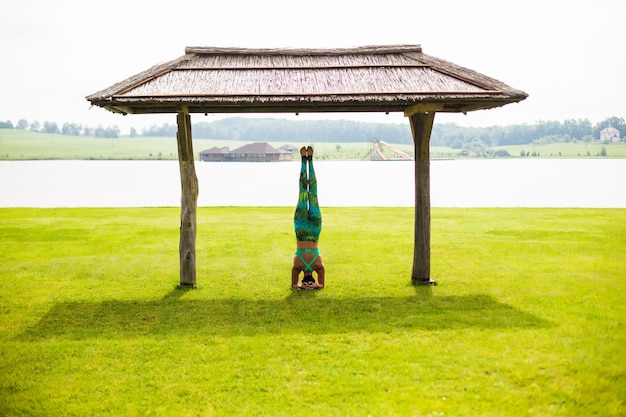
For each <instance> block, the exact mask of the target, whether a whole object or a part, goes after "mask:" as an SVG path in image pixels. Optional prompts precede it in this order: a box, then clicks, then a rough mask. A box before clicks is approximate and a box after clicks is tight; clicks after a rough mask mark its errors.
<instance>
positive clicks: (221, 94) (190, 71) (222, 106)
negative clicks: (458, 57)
mask: <svg viewBox="0 0 626 417" xmlns="http://www.w3.org/2000/svg"><path fill="white" fill-rule="evenodd" d="M526 97H527V94H526V93H524V92H523V91H520V90H517V89H514V88H512V87H510V86H508V85H506V84H504V83H502V82H500V81H498V80H496V79H493V78H490V77H487V76H485V75H483V74H480V73H478V72H476V71H472V70H470V69H467V68H464V67H461V66H458V65H456V64H453V63H451V62H448V61H444V60H441V59H438V58H435V57H431V56H428V55H426V54H424V53H423V52H422V48H421V46H419V45H391V46H367V47H359V48H342V49H245V48H216V47H187V48H186V49H185V55H183V56H181V57H179V58H177V59H174V60H172V61H169V62H166V63H163V64H160V65H156V66H154V67H152V68H150V69H148V70H146V71H144V72H142V73H139V74H137V75H135V76H132V77H130V78H128V79H126V80H124V81H121V82H119V83H117V84H115V85H113V86H111V87H109V88H106V89H104V90H102V91H99V92H97V93H94V94H92V95H90V96H88V97H86V98H87V100H88V101H90V102H91V103H92V104H93V105H96V106H100V107H104V108H106V109H108V110H110V111H113V112H119V113H124V114H126V113H139V114H141V113H175V112H178V111H181V110H182V109H185V110H186V111H188V112H189V113H281V112H371V111H384V112H396V111H406V110H407V108H409V107H411V106H415V105H423V106H425V107H424V108H430V109H434V110H437V111H444V112H466V111H472V110H479V109H488V108H493V107H499V106H503V105H505V104H508V103H513V102H518V101H521V100H524V99H525V98H526Z"/></svg>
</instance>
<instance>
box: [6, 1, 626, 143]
mask: <svg viewBox="0 0 626 417" xmlns="http://www.w3.org/2000/svg"><path fill="white" fill-rule="evenodd" d="M0 10H2V15H3V18H2V24H1V25H0V120H1V121H5V120H11V121H12V122H13V123H14V124H15V123H17V121H18V120H19V119H21V118H24V119H26V120H28V121H29V122H32V121H33V120H38V121H39V122H41V123H43V121H46V120H47V121H54V122H57V123H58V124H59V127H61V125H62V124H63V123H65V122H76V123H83V124H87V125H90V126H93V127H95V126H97V125H99V124H101V125H103V126H113V125H118V126H120V128H121V129H122V133H124V134H125V133H127V130H128V128H129V127H130V126H134V127H136V128H137V129H139V130H140V129H141V128H142V127H144V126H149V125H152V124H159V125H160V124H162V123H170V124H174V123H176V119H175V116H174V115H159V116H145V115H128V116H121V115H118V114H112V113H109V112H108V111H106V110H104V109H101V108H99V107H94V108H92V109H90V104H89V103H88V102H87V101H86V100H85V96H87V95H89V94H92V93H94V92H96V91H99V90H101V89H103V88H106V87H109V86H110V85H112V84H114V83H116V82H118V81H121V80H123V79H125V78H127V77H129V76H131V75H134V74H136V73H138V72H140V71H143V70H145V69H147V68H149V67H151V66H153V65H155V64H158V63H161V62H163V61H168V60H171V59H175V58H178V57H179V56H181V55H183V54H184V49H185V47H186V46H224V47H229V46H233V47H252V48H256V47H258V48H265V47H268V48H270V47H319V48H325V47H328V48H335V47H354V46H366V45H389V44H421V45H422V48H423V51H424V53H426V54H428V55H433V56H436V57H438V58H442V59H445V60H448V61H451V62H454V63H456V64H459V65H462V66H465V67H468V68H471V69H473V70H476V71H479V72H482V73H483V74H485V75H488V76H490V77H493V78H496V79H499V80H501V81H503V82H505V83H507V84H509V85H511V86H512V87H514V88H517V89H520V90H523V91H525V92H527V93H528V94H529V95H530V97H529V98H527V99H526V100H525V101H523V102H521V103H519V104H510V105H507V106H504V107H502V108H499V109H494V110H483V111H476V112H471V113H468V114H467V115H466V116H463V115H456V114H454V115H451V114H438V115H437V117H436V118H435V122H436V123H437V122H439V123H442V122H455V123H458V124H461V125H466V126H489V125H494V124H499V125H506V124H513V123H533V122H535V121H538V120H559V121H563V120H565V119H579V118H581V119H584V118H586V119H589V120H590V121H591V122H592V123H596V122H599V121H602V120H604V119H605V118H607V117H611V116H617V117H626V75H625V74H626V65H625V64H626V54H625V53H624V51H625V43H626V42H625V41H626V28H625V27H624V26H623V22H624V16H626V1H623V0H595V1H581V0H524V1H503V0H476V1H470V0H447V1H432V0H430V1H420V0H409V1H405V0H394V1H386V2H385V1H376V2H367V1H364V0H355V1H352V0H350V1H342V0H332V1H329V0H316V1H311V2H297V1H293V0H286V1H283V0H268V1H266V0H235V1H230V0H227V1H207V0H176V1H173V0H169V1H164V0H108V1H106V2H103V1H98V2H92V1H84V0H56V1H53V0H20V1H12V2H10V3H8V4H6V3H5V4H3V5H2V6H1V8H0ZM620 25H621V26H620ZM230 116H232V115H225V116H221V115H209V116H206V117H205V116H204V115H192V121H193V122H198V121H203V120H206V121H213V120H217V119H218V118H220V117H230ZM269 116H271V117H281V118H282V117H287V118H293V117H295V116H293V115H284V114H274V115H269ZM264 117H267V115H265V116H264ZM298 117H300V118H302V119H304V118H329V117H333V118H345V119H356V120H371V121H376V122H380V121H382V122H390V123H405V121H404V118H403V117H402V115H401V114H391V115H388V116H385V115H384V114H374V115H372V114H365V115H359V114H338V115H328V114H322V115H306V114H301V115H300V116H298Z"/></svg>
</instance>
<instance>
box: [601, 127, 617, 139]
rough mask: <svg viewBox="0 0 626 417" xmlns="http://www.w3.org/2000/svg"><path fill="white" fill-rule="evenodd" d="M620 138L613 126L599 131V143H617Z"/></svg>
mask: <svg viewBox="0 0 626 417" xmlns="http://www.w3.org/2000/svg"><path fill="white" fill-rule="evenodd" d="M620 138H621V136H620V132H619V130H617V129H615V128H614V127H613V126H609V127H605V128H604V129H602V130H601V131H600V141H601V142H619V141H620Z"/></svg>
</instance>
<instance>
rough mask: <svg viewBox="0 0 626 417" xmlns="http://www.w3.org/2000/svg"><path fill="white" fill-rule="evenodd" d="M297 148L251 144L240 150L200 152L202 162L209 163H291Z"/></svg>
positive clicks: (207, 150) (211, 149)
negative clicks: (277, 147)
mask: <svg viewBox="0 0 626 417" xmlns="http://www.w3.org/2000/svg"><path fill="white" fill-rule="evenodd" d="M296 151H297V148H295V147H293V146H290V145H285V146H281V148H280V149H276V148H274V147H273V146H272V145H270V144H269V143H251V144H248V145H244V146H242V147H240V148H237V149H233V150H232V151H231V150H229V149H228V147H223V148H220V147H217V146H215V147H213V148H210V149H205V150H204V151H202V152H200V160H201V161H207V162H276V161H291V160H292V155H293V153H294V152H296Z"/></svg>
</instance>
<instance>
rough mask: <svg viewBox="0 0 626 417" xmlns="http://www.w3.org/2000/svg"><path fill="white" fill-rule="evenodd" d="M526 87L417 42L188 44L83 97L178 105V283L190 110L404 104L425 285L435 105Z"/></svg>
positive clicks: (192, 182)
mask: <svg viewBox="0 0 626 417" xmlns="http://www.w3.org/2000/svg"><path fill="white" fill-rule="evenodd" d="M527 96H528V95H527V94H526V93H524V92H523V91H520V90H516V89H514V88H512V87H510V86H508V85H506V84H504V83H502V82H500V81H498V80H495V79H493V78H490V77H487V76H485V75H483V74H480V73H478V72H475V71H472V70H470V69H467V68H463V67H461V66H458V65H456V64H453V63H451V62H448V61H444V60H442V59H439V58H435V57H432V56H429V55H425V54H424V53H423V52H422V48H421V46H420V45H391V46H366V47H358V48H342V49H244V48H216V47H187V48H186V49H185V55H183V56H181V57H179V58H177V59H174V60H172V61H169V62H165V63H163V64H160V65H156V66H154V67H152V68H150V69H148V70H146V71H144V72H141V73H139V74H137V75H134V76H132V77H130V78H128V79H126V80H124V81H121V82H119V83H117V84H115V85H113V86H111V87H109V88H106V89H104V90H102V91H99V92H97V93H94V94H92V95H90V96H88V97H86V98H87V100H88V101H90V102H91V103H92V104H93V105H96V106H100V107H104V108H105V109H107V110H110V111H112V112H116V113H122V114H146V113H176V114H177V123H178V134H177V141H178V159H179V166H180V175H181V186H182V196H181V222H180V247H179V250H180V285H181V286H195V285H196V249H195V241H196V208H197V198H198V180H197V177H196V172H195V167H194V152H193V147H192V141H191V118H190V114H191V113H205V114H206V113H303V112H403V113H404V115H405V116H406V117H407V118H408V119H409V122H410V124H411V130H412V133H413V139H414V146H415V235H414V236H415V246H414V255H413V270H412V280H413V282H414V283H416V284H431V283H433V282H434V281H433V280H431V276H430V224H431V221H430V153H429V145H430V134H431V130H432V125H433V121H434V116H435V113H436V112H468V111H473V110H481V109H489V108H494V107H500V106H503V105H505V104H508V103H514V102H519V101H521V100H524V99H525V98H526V97H527Z"/></svg>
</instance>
